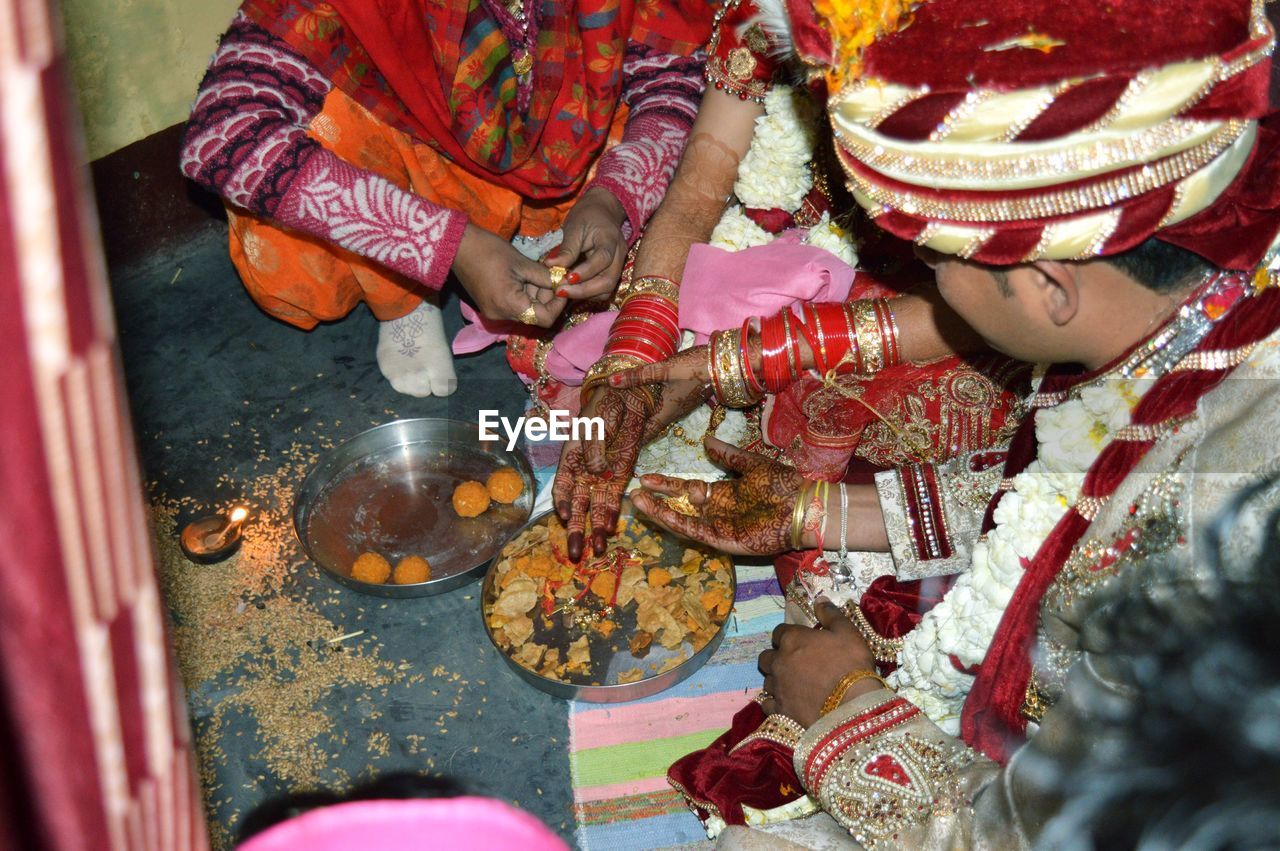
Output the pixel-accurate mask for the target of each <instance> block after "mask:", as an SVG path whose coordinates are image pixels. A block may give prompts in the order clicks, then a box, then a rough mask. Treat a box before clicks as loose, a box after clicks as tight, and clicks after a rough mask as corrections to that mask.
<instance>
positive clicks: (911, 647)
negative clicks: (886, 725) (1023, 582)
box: [889, 379, 1151, 735]
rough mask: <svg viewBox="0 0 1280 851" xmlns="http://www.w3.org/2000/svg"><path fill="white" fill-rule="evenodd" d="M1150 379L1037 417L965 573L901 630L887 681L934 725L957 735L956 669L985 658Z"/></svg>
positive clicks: (1105, 385) (964, 689)
mask: <svg viewBox="0 0 1280 851" xmlns="http://www.w3.org/2000/svg"><path fill="white" fill-rule="evenodd" d="M1150 383H1151V382H1149V381H1146V382H1143V381H1137V380H1129V379H1112V380H1107V381H1103V382H1101V383H1100V384H1097V385H1093V386H1091V387H1088V388H1085V389H1084V390H1083V391H1082V392H1081V393H1080V394H1079V396H1078V397H1077V398H1072V399H1069V400H1068V401H1065V402H1063V403H1062V404H1060V405H1058V406H1056V407H1054V408H1046V409H1043V410H1041V411H1039V412H1037V414H1036V442H1037V443H1038V444H1039V446H1038V449H1037V455H1036V460H1035V461H1033V462H1031V464H1030V465H1029V466H1028V467H1027V469H1026V470H1025V471H1023V472H1022V473H1020V474H1018V475H1017V476H1016V477H1014V479H1013V488H1012V490H1011V491H1010V492H1008V493H1006V494H1005V495H1004V497H1003V498H1002V499H1001V500H1000V503H999V505H998V506H997V507H996V511H995V515H994V519H995V523H996V525H995V528H994V529H992V530H991V532H990V533H989V534H988V535H987V536H986V537H985V538H983V539H982V540H981V541H979V542H978V543H977V544H976V545H975V546H974V548H973V558H972V563H971V567H970V569H969V570H968V572H966V573H964V574H963V575H962V576H961V577H960V578H959V579H958V580H956V583H955V585H954V586H952V588H951V590H950V591H949V592H948V593H947V595H946V596H945V597H944V598H943V600H942V602H940V603H939V604H938V605H936V606H934V607H933V608H932V609H931V610H930V611H929V612H928V613H927V614H925V616H924V617H923V618H922V619H921V621H920V623H919V624H918V625H917V626H916V628H915V629H913V630H911V632H909V633H907V635H906V636H905V639H904V643H903V647H902V651H901V652H900V653H899V654H898V669H897V670H896V671H894V673H893V674H891V675H890V677H889V684H890V685H891V686H893V687H894V688H896V689H897V690H898V693H899V694H900V695H902V696H903V697H905V698H907V699H908V700H910V701H911V702H912V703H914V704H915V705H916V706H918V707H920V709H921V710H923V711H924V713H925V714H926V715H927V716H929V719H930V720H932V721H933V722H934V723H935V724H937V725H938V726H939V727H941V728H942V729H943V730H944V731H945V732H947V733H950V734H951V735H959V732H960V729H959V728H960V710H961V708H962V707H963V705H964V701H965V698H966V697H967V696H968V694H969V689H970V688H971V687H972V685H973V679H974V678H973V676H972V675H970V674H966V673H964V672H963V671H959V670H956V666H955V665H953V664H952V661H951V657H953V656H954V657H955V658H956V659H958V660H959V662H960V664H961V665H963V666H965V667H972V666H973V665H976V664H978V663H980V662H982V660H983V659H984V658H986V655H987V650H988V648H989V647H990V646H991V639H992V638H993V637H994V636H995V632H996V628H997V627H998V626H999V625H1000V619H1001V617H1002V616H1003V615H1004V610H1005V607H1006V606H1008V605H1009V600H1010V599H1011V598H1012V596H1013V591H1014V589H1015V588H1016V587H1017V585H1018V581H1019V580H1020V579H1021V578H1022V572H1023V559H1028V560H1029V559H1031V558H1032V557H1034V556H1035V554H1036V552H1037V551H1038V550H1039V549H1040V546H1041V545H1042V544H1043V543H1044V541H1045V539H1046V538H1047V537H1048V536H1049V533H1050V532H1051V531H1053V528H1054V526H1056V525H1057V523H1058V521H1059V520H1061V519H1062V517H1063V516H1064V515H1065V514H1066V513H1067V511H1068V510H1069V509H1070V508H1071V507H1072V506H1074V505H1075V504H1076V501H1077V500H1078V499H1079V497H1080V488H1081V487H1082V486H1083V484H1084V478H1085V473H1087V472H1088V470H1089V467H1091V466H1092V465H1093V462H1094V461H1096V460H1097V458H1098V456H1099V455H1100V454H1101V453H1102V450H1103V449H1105V448H1106V447H1107V445H1108V444H1110V443H1111V441H1112V440H1113V439H1114V436H1115V433H1116V432H1117V431H1118V430H1119V429H1121V428H1123V427H1124V426H1125V425H1126V424H1128V422H1129V418H1130V415H1131V414H1132V412H1133V409H1134V408H1135V407H1137V404H1138V402H1139V400H1140V399H1141V398H1142V394H1143V393H1144V392H1145V391H1146V389H1147V388H1148V387H1149V385H1150Z"/></svg>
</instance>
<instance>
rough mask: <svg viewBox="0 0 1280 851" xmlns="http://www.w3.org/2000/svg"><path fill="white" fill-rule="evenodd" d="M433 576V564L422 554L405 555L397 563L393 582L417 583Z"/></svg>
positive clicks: (399, 583)
mask: <svg viewBox="0 0 1280 851" xmlns="http://www.w3.org/2000/svg"><path fill="white" fill-rule="evenodd" d="M430 578H431V564H430V562H428V561H427V560H426V559H425V558H423V557H422V556H405V557H404V558H402V559H400V563H399V564H397V565H396V572H395V575H394V578H393V579H392V581H393V582H395V584H397V585H415V584H417V583H419V582H426V581H427V580H428V579H430Z"/></svg>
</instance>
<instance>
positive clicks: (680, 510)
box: [667, 494, 698, 517]
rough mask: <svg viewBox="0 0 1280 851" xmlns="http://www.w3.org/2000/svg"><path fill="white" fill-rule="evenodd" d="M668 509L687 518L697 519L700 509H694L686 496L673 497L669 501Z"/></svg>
mask: <svg viewBox="0 0 1280 851" xmlns="http://www.w3.org/2000/svg"><path fill="white" fill-rule="evenodd" d="M667 508H670V509H671V510H672V511H674V512H676V513H677V514H683V515H684V516H685V517H697V516H698V509H696V508H694V507H693V503H691V502H690V501H689V497H688V496H687V495H685V494H680V495H679V496H673V497H670V498H669V499H667Z"/></svg>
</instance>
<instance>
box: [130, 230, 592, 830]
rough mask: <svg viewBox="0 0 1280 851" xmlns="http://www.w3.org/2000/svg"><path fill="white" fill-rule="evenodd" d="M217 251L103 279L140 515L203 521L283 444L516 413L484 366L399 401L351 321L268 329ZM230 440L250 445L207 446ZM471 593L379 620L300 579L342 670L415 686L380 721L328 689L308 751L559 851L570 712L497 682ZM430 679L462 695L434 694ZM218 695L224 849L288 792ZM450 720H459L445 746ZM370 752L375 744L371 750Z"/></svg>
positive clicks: (205, 246)
mask: <svg viewBox="0 0 1280 851" xmlns="http://www.w3.org/2000/svg"><path fill="white" fill-rule="evenodd" d="M225 240H226V236H225V225H221V224H218V223H215V222H211V223H210V224H209V226H208V228H207V229H206V230H204V231H203V232H201V233H199V234H197V235H196V236H195V237H193V238H192V239H191V240H190V241H189V242H188V243H187V244H186V245H184V246H182V247H181V248H180V249H179V250H177V251H174V252H172V253H168V252H166V253H164V254H157V255H153V256H150V257H148V258H146V259H145V260H144V261H142V262H138V263H135V264H133V265H132V266H130V267H128V268H123V269H115V270H113V272H112V290H113V295H114V299H115V303H116V308H117V316H118V323H119V332H120V340H121V345H122V349H123V354H124V365H125V371H126V376H127V381H128V387H129V393H130V398H131V402H132V409H133V416H134V423H135V430H136V432H137V435H138V439H139V443H140V449H141V453H142V457H143V463H144V467H145V472H146V476H147V479H148V482H149V485H150V487H151V489H152V493H153V497H157V498H159V497H163V498H165V499H168V500H171V501H173V500H178V499H181V498H183V497H188V498H190V499H192V500H194V501H196V502H201V503H205V504H213V503H216V502H217V501H218V500H219V499H221V498H223V497H225V496H226V490H227V487H228V482H229V483H231V489H232V490H234V488H235V487H236V483H237V482H248V481H249V480H251V479H252V478H253V477H254V476H255V475H260V474H262V472H263V470H264V466H265V467H269V466H270V465H271V464H273V463H275V459H277V458H279V457H281V456H282V455H283V454H284V453H286V452H287V450H288V448H289V447H290V446H291V445H292V444H295V443H297V442H299V441H302V442H312V441H314V442H320V441H330V442H335V443H336V442H340V441H341V440H343V439H345V438H347V437H350V436H352V435H354V434H356V433H358V432H359V431H362V430H363V429H365V428H368V427H369V426H370V425H372V424H374V423H381V422H386V421H389V420H391V419H395V418H398V417H452V418H457V419H464V420H470V421H474V420H475V417H476V410H477V409H478V408H479V407H486V408H494V407H496V408H499V409H500V410H501V411H502V413H503V414H504V415H506V416H515V415H517V414H518V413H520V412H521V411H522V410H523V407H524V400H525V398H526V397H525V393H524V391H523V388H522V387H521V385H520V383H519V382H518V381H517V380H516V379H515V378H514V376H512V374H511V372H510V370H509V369H508V367H507V365H506V362H505V359H504V357H503V352H502V351H501V350H500V349H496V348H495V349H490V350H489V351H486V352H484V353H481V354H479V355H475V356H471V357H467V358H461V359H459V360H458V364H457V366H458V372H459V379H460V382H459V384H460V386H459V390H458V392H457V393H456V394H455V395H454V396H452V397H449V398H447V399H411V398H408V397H404V396H400V395H398V394H397V393H395V391H393V390H392V389H391V387H390V386H389V385H388V384H387V383H386V381H385V380H384V379H383V378H382V376H381V374H380V373H379V372H378V367H377V364H376V362H375V359H374V345H375V341H376V322H375V320H374V319H373V318H372V316H371V315H370V314H369V313H368V312H367V311H366V310H365V309H363V308H360V309H358V310H357V311H356V312H355V313H353V314H352V315H351V316H349V317H348V318H347V319H345V320H343V321H342V322H338V323H334V324H332V325H328V326H324V327H321V328H319V329H317V330H316V331H314V332H311V333H304V332H301V331H298V330H296V329H293V328H291V327H288V326H286V325H283V324H281V323H278V322H276V321H274V320H272V319H270V318H268V317H267V316H266V315H264V314H263V313H261V312H260V311H259V310H258V309H257V308H256V307H255V305H254V304H253V303H252V302H251V301H250V299H249V298H248V296H247V295H246V294H245V292H244V290H243V288H242V286H241V284H240V282H239V279H238V278H237V276H236V273H235V271H234V269H233V268H232V266H231V264H230V262H229V260H228V259H227V256H226V244H225ZM460 323H461V320H460V317H459V314H458V308H457V299H456V298H452V299H451V300H450V303H449V304H448V306H447V309H446V326H447V328H448V330H449V331H450V333H452V332H453V331H455V330H456V329H457V328H458V327H459V325H460ZM233 430H234V431H235V432H236V434H237V435H247V434H250V433H252V435H253V440H252V441H249V440H248V439H242V440H232V441H231V442H230V443H228V442H227V441H221V440H219V438H220V437H224V436H226V435H227V434H229V433H230V432H231V431H233ZM264 459H265V460H264ZM188 513H189V512H188ZM186 519H189V517H187V516H181V517H179V522H182V521H185V520H186ZM476 590H477V589H476V587H475V586H471V587H469V588H465V589H460V590H458V591H454V592H451V593H448V594H445V595H441V596H437V597H428V598H421V599H415V600H403V601H393V602H392V604H391V605H388V606H386V607H380V606H381V604H382V603H383V602H384V601H382V600H375V599H373V598H368V597H363V596H361V595H359V594H356V593H354V592H352V591H349V590H346V589H341V588H339V587H338V586H336V585H334V584H333V583H331V582H330V581H328V580H327V579H325V578H323V577H322V576H319V575H318V572H317V571H316V570H314V569H308V568H307V567H305V566H304V567H303V568H301V569H300V570H299V571H298V572H297V573H296V574H294V575H293V576H292V577H291V578H290V579H289V580H288V582H287V583H286V587H285V588H284V589H283V593H285V594H287V595H290V596H292V597H293V598H295V599H298V600H300V601H303V602H304V603H309V604H314V605H315V606H316V607H318V608H322V609H323V611H324V615H325V617H327V618H328V619H329V620H331V621H333V622H334V624H335V625H336V626H335V628H337V627H342V626H344V625H346V624H352V625H353V628H363V629H365V630H366V631H367V633H366V635H365V637H363V638H362V639H360V641H359V642H353V645H354V646H353V647H351V648H350V650H349V652H353V653H376V654H378V655H379V657H380V658H382V659H385V660H390V662H391V663H394V664H396V665H397V666H398V667H399V668H400V669H401V670H405V671H409V672H419V673H421V674H422V675H423V676H422V677H420V678H418V680H417V682H412V681H405V682H401V683H400V684H399V685H397V686H395V687H393V688H392V689H390V690H386V691H384V692H383V694H382V697H381V698H380V700H379V701H375V702H374V704H373V705H375V706H377V709H378V711H376V712H373V711H371V709H370V707H371V704H370V702H369V701H367V700H362V699H361V697H362V696H361V695H359V694H357V693H354V692H358V691H359V689H358V688H356V687H353V686H351V685H342V684H338V685H336V686H335V687H334V688H333V689H332V690H329V691H328V692H326V693H325V694H324V695H323V696H322V697H321V698H320V699H319V700H318V708H320V709H321V710H322V711H323V712H324V713H325V714H326V716H327V717H328V718H329V719H330V720H331V721H332V722H333V725H334V728H335V729H339V730H342V731H344V733H343V735H342V736H341V737H335V736H334V735H333V734H329V735H328V737H327V740H326V741H324V742H320V743H319V747H320V749H321V750H324V751H326V752H328V757H329V758H330V759H331V761H332V765H331V766H330V767H329V770H328V771H327V773H326V774H325V775H324V776H325V777H328V778H332V780H331V785H332V786H333V787H335V788H340V787H343V786H345V785H347V783H348V782H358V781H361V780H367V779H369V778H370V777H375V776H377V775H380V774H385V773H388V772H399V771H412V772H420V773H439V774H444V775H447V776H449V777H451V778H453V779H454V780H456V781H458V782H459V783H460V784H462V786H464V787H465V788H467V789H469V790H471V791H474V792H476V793H479V794H487V795H492V796H495V797H499V798H503V799H505V800H508V801H518V802H519V804H520V806H522V807H524V808H526V809H528V810H529V811H531V812H532V813H534V814H535V815H536V816H538V817H539V818H541V819H542V820H543V821H544V822H546V823H547V824H548V825H550V826H551V827H552V828H554V829H555V830H557V831H558V832H559V833H560V834H561V835H562V836H564V837H565V838H566V840H569V841H570V842H572V832H573V828H574V825H573V816H572V806H571V792H570V787H569V766H568V756H567V742H568V731H567V725H566V705H565V704H564V703H562V702H560V701H557V700H555V699H553V698H551V697H548V696H546V695H544V694H542V693H540V692H537V691H535V690H533V689H532V688H530V687H528V686H526V685H525V684H523V683H522V682H521V681H519V680H518V679H517V678H516V677H515V675H514V674H512V673H511V672H510V671H509V670H508V669H507V668H506V667H505V666H504V664H503V662H502V661H501V660H500V659H499V658H498V656H497V654H496V653H495V651H494V650H493V648H492V646H491V645H490V643H489V641H488V639H487V638H486V636H485V635H484V631H483V626H482V623H481V619H480V616H479V613H478V609H477V605H478V604H477V597H478V595H477V594H476ZM250 614H252V613H250ZM361 642H362V643H361ZM440 668H443V669H445V670H447V671H448V672H456V673H458V674H461V675H462V678H461V680H451V681H445V682H442V681H441V679H440V678H439V677H433V676H432V675H431V671H432V670H439V669H440ZM232 688H233V687H232V686H228V685H227V683H225V682H223V683H220V684H218V683H214V684H210V685H207V686H201V687H200V688H198V689H197V690H196V692H194V693H193V694H192V695H191V696H190V704H191V706H192V709H193V722H194V727H195V729H196V731H197V734H199V735H202V736H204V742H203V745H204V746H205V747H206V748H207V747H209V746H211V745H212V746H214V747H215V748H216V749H218V750H219V751H220V752H221V753H223V754H224V756H223V757H222V758H221V759H220V760H219V761H217V762H216V764H215V769H214V770H215V777H214V787H215V789H216V791H215V793H214V794H213V795H212V796H211V797H212V799H213V814H212V818H213V820H214V821H215V822H217V823H221V824H222V825H225V826H229V828H230V830H231V831H232V832H234V830H235V828H236V826H237V825H238V824H241V823H243V820H244V818H245V817H246V816H247V815H248V814H249V813H250V812H252V811H253V809H254V808H255V807H257V806H258V805H259V804H260V803H262V802H263V801H266V800H267V799H269V798H271V797H273V796H277V795H280V794H282V793H286V792H289V791H290V790H291V786H292V785H293V783H292V782H291V781H290V779H288V778H282V777H279V776H277V774H276V773H275V772H274V769H273V764H272V761H271V759H270V758H269V755H266V752H265V750H264V746H263V740H262V736H261V734H260V733H261V731H260V730H259V726H260V725H259V724H258V719H256V718H255V717H254V715H253V713H252V712H249V711H243V710H238V711H237V712H235V713H232V714H231V715H230V716H229V717H228V718H227V719H225V723H221V724H218V725H214V724H212V722H211V721H210V719H211V718H212V717H213V715H214V714H215V713H216V712H217V709H218V706H219V701H220V700H224V699H226V697H227V695H228V694H229V691H228V689H232ZM447 711H453V712H456V713H457V714H456V715H455V716H449V717H450V719H451V720H450V721H448V722H447V732H444V726H445V725H443V724H441V723H440V720H441V718H442V717H443V716H444V714H445V713H446V712H447ZM348 732H350V733H351V735H348V734H347V733H348ZM374 736H377V737H379V741H381V742H384V743H389V744H387V745H386V746H384V747H382V748H381V749H375V748H374V747H373V746H372V742H373V741H374V739H373V737H374ZM211 737H212V738H213V739H216V740H217V741H211ZM362 737H367V738H368V739H369V742H370V746H369V747H368V748H366V746H365V741H364V738H362ZM375 751H376V753H375ZM371 755H372V756H371ZM208 779H209V778H208V777H206V781H208ZM320 785H322V786H323V785H326V781H322V782H321V784H320Z"/></svg>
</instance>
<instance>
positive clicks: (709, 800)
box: [667, 701, 804, 824]
mask: <svg viewBox="0 0 1280 851" xmlns="http://www.w3.org/2000/svg"><path fill="white" fill-rule="evenodd" d="M765 718H766V716H765V714H764V710H762V709H761V708H760V704H758V703H756V702H755V701H752V702H750V703H748V704H747V705H746V706H744V707H742V709H740V710H738V714H736V715H734V716H733V723H732V725H731V726H730V727H729V729H728V730H727V731H726V732H725V733H724V734H722V735H721V736H720V738H718V739H716V740H715V741H714V742H712V743H711V744H710V745H708V746H707V747H705V748H703V749H702V750H700V751H694V752H693V753H691V754H689V755H688V756H684V757H681V758H680V759H678V760H676V762H675V763H673V764H672V766H671V768H669V769H668V770H667V782H668V783H670V784H671V785H672V786H674V787H675V788H676V789H677V790H678V791H679V792H680V793H681V794H683V795H684V796H685V800H686V801H688V803H689V806H690V807H692V808H693V810H694V812H695V813H697V815H698V817H699V818H700V819H702V820H703V821H706V820H707V818H709V817H710V816H711V815H713V814H714V815H718V816H720V818H722V819H724V821H725V823H726V824H745V823H746V819H745V817H744V815H743V812H742V807H743V805H744V804H745V805H746V806H750V807H755V808H756V809H760V810H771V809H773V808H774V807H780V806H782V805H783V804H786V803H789V802H791V801H794V800H796V799H797V798H799V797H800V796H801V795H803V794H804V789H803V787H802V786H801V785H800V778H799V777H797V776H796V772H795V768H793V767H792V764H791V753H792V752H791V748H787V747H784V746H782V745H780V744H778V743H777V742H771V741H767V740H765V739H757V740H756V741H753V742H748V743H747V744H746V745H745V746H743V747H738V743H739V742H741V741H742V740H743V739H745V738H746V737H747V736H749V735H751V734H752V733H754V732H755V731H756V730H757V729H758V728H759V727H760V725H761V724H763V723H764V720H765ZM735 747H737V748H738V749H737V750H734V748H735Z"/></svg>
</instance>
